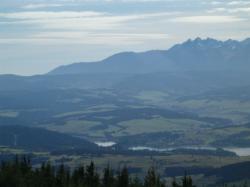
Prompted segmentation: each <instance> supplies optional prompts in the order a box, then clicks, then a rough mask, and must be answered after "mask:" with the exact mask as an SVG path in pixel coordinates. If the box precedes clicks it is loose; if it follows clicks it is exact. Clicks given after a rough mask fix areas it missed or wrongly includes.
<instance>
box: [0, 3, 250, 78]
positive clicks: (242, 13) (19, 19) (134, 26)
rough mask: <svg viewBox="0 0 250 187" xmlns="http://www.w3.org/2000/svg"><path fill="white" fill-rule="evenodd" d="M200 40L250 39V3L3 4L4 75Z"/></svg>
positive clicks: (0, 61)
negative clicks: (192, 39) (190, 40)
mask: <svg viewBox="0 0 250 187" xmlns="http://www.w3.org/2000/svg"><path fill="white" fill-rule="evenodd" d="M197 36H199V37H202V38H206V37H212V38H216V39H222V40H226V39H228V38H232V39H238V40H242V39H244V38H247V37H250V0H245V1H243V0H242V1H241V0H239V1H233V0H232V1H231V0H226V1H221V0H218V1H216V0H215V1H213V0H0V74H10V73H11V74H13V73H14V74H22V75H31V74H37V73H45V72H47V71H49V70H51V69H53V68H54V67H56V66H59V65H63V64H70V63H73V62H89V61H94V60H99V59H102V58H105V57H107V56H109V55H111V54H114V53H116V52H120V51H145V50H150V49H168V48H169V47H170V46H172V45H173V44H175V43H178V42H182V41H184V40H187V39H188V38H195V37H197Z"/></svg>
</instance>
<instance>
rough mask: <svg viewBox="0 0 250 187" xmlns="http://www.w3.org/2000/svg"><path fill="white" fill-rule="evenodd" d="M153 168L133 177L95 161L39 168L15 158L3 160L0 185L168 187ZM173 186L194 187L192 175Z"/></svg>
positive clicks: (7, 186) (25, 186) (44, 164)
mask: <svg viewBox="0 0 250 187" xmlns="http://www.w3.org/2000/svg"><path fill="white" fill-rule="evenodd" d="M165 186H166V185H165V182H164V181H163V180H161V178H160V176H159V175H158V174H157V173H156V171H155V169H154V168H153V167H151V168H149V169H148V172H147V173H146V174H145V177H144V179H143V180H142V179H139V178H138V177H137V176H130V174H129V172H128V169H127V168H126V166H124V167H123V168H122V169H120V170H118V171H114V170H113V169H112V168H111V167H110V166H107V167H106V168H105V169H104V170H103V172H101V173H98V172H97V168H96V167H95V164H94V162H91V163H90V164H89V165H87V166H85V167H84V166H81V167H79V168H75V169H73V170H70V169H69V168H67V167H66V166H65V165H64V164H61V165H59V166H57V167H55V166H53V165H52V164H50V163H49V162H47V163H43V164H42V165H41V166H39V167H36V168H34V167H32V165H31V161H30V159H29V158H27V157H22V158H18V157H16V159H15V160H14V161H8V162H2V163H1V169H0V187H165ZM172 186H173V187H193V184H192V178H191V177H189V176H186V175H185V176H184V177H183V179H182V182H181V183H180V184H178V183H177V182H176V181H175V179H173V181H172Z"/></svg>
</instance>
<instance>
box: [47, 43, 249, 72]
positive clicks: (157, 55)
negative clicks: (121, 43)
mask: <svg viewBox="0 0 250 187" xmlns="http://www.w3.org/2000/svg"><path fill="white" fill-rule="evenodd" d="M249 51H250V39H246V40H244V41H241V42H239V41H235V40H227V41H224V42H223V41H217V40H214V39H211V38H207V39H205V40H202V39H200V38H196V39H195V40H188V41H186V42H184V43H182V44H177V45H175V46H173V47H172V48H170V49H169V50H162V51H161V50H158V51H148V52H143V53H133V52H124V53H119V54H115V55H113V56H111V57H109V58H106V59H104V60H102V61H99V62H93V63H76V64H72V65H68V66H61V67H58V68H56V69H55V70H53V71H51V72H49V74H54V75H55V74H56V75H58V74H81V73H85V74H86V73H111V72H112V73H152V72H158V71H173V70H178V71H186V70H191V71H192V70H235V69H236V70H245V69H246V68H250V53H249Z"/></svg>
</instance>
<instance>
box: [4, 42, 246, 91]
mask: <svg viewBox="0 0 250 187" xmlns="http://www.w3.org/2000/svg"><path fill="white" fill-rule="evenodd" d="M249 72H250V38H248V39H245V40H243V41H235V40H227V41H218V40H214V39H210V38H208V39H205V40H202V39H200V38H196V39H195V40H187V41H186V42H184V43H182V44H177V45H175V46H173V47H172V48H170V49H169V50H154V51H147V52H142V53H134V52H124V53H118V54H115V55H113V56H111V57H109V58H106V59H104V60H102V61H99V62H92V63H83V62H82V63H75V64H71V65H67V66H60V67H58V68H56V69H54V70H52V71H50V72H49V73H47V74H44V75H37V76H28V77H23V76H16V75H1V76H0V91H8V90H12V91H13V90H34V89H36V90H37V89H75V88H77V89H98V88H111V89H118V90H130V91H133V90H137V91H138V90H139V91H140V90H167V91H168V92H174V93H176V91H177V92H179V93H180V92H181V93H187V92H195V93H196V92H197V91H199V92H201V91H209V90H210V89H215V88H224V87H228V86H245V85H250V74H249Z"/></svg>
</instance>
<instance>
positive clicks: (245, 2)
mask: <svg viewBox="0 0 250 187" xmlns="http://www.w3.org/2000/svg"><path fill="white" fill-rule="evenodd" d="M227 4H228V5H231V6H235V5H250V1H231V2H228V3H227Z"/></svg>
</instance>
